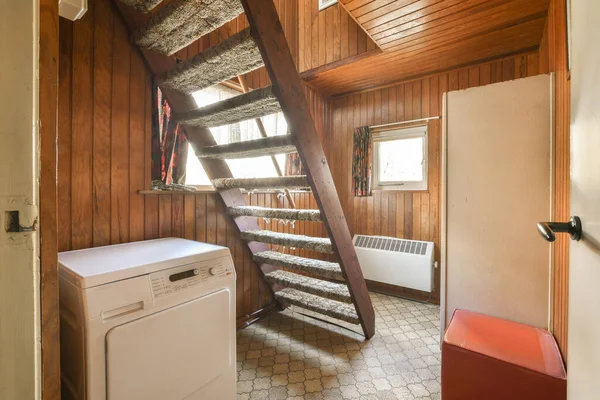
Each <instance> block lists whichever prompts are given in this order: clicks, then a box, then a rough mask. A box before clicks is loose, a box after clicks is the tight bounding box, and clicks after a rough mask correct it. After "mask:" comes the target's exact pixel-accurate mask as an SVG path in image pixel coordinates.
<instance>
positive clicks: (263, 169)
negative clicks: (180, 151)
mask: <svg viewBox="0 0 600 400" xmlns="http://www.w3.org/2000/svg"><path fill="white" fill-rule="evenodd" d="M239 94H240V93H239V92H238V91H236V90H233V89H229V88H227V87H224V86H221V85H216V86H213V87H210V88H208V89H204V90H200V91H198V92H195V93H193V96H194V99H195V100H196V104H197V105H198V107H205V106H207V105H209V104H213V103H216V102H218V101H222V100H225V99H227V98H230V97H233V96H238V95H239ZM261 119H262V122H263V125H264V126H265V130H266V132H267V135H268V136H276V135H285V134H286V133H287V123H286V121H285V118H284V116H283V113H281V112H280V113H277V114H271V115H267V116H265V117H262V118H261ZM210 131H211V133H212V135H213V137H214V138H215V141H216V142H217V144H228V143H234V142H242V141H247V140H254V139H260V138H261V135H260V131H259V130H258V127H257V126H256V122H255V121H254V120H248V121H242V122H240V123H238V124H233V125H226V126H219V127H215V128H210ZM275 157H276V159H277V162H278V164H279V167H280V168H281V170H284V168H285V154H279V155H277V156H275ZM227 164H228V165H229V168H230V169H231V173H232V174H233V176H234V177H235V178H267V177H275V176H277V171H276V170H275V166H274V165H273V161H272V159H271V157H268V156H267V157H256V158H246V159H237V160H227ZM186 168H187V169H186V171H187V172H186V179H185V183H186V185H195V186H211V185H212V184H211V182H210V180H209V179H208V176H207V175H206V173H205V172H204V169H203V168H202V165H201V164H200V161H199V160H198V158H197V157H196V156H195V154H194V151H193V149H192V148H191V146H190V147H189V152H188V159H187V165H186Z"/></svg>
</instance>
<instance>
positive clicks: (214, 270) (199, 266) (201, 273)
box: [150, 257, 233, 298]
mask: <svg viewBox="0 0 600 400" xmlns="http://www.w3.org/2000/svg"><path fill="white" fill-rule="evenodd" d="M232 274H233V265H231V262H230V259H229V258H228V257H223V258H218V259H215V260H210V261H207V262H202V263H194V264H188V265H182V266H181V267H177V268H172V269H169V270H166V271H160V272H155V273H153V274H150V284H151V285H152V294H153V296H154V298H161V297H164V296H169V295H172V294H175V293H178V292H181V291H184V290H188V289H192V288H195V287H197V286H198V285H201V284H205V283H210V282H211V281H216V280H219V279H222V278H225V277H227V276H230V275H232Z"/></svg>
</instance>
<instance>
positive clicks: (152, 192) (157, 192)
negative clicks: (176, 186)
mask: <svg viewBox="0 0 600 400" xmlns="http://www.w3.org/2000/svg"><path fill="white" fill-rule="evenodd" d="M199 193H216V190H215V189H197V190H196V191H194V192H190V191H187V190H140V191H138V194H143V195H169V194H199Z"/></svg>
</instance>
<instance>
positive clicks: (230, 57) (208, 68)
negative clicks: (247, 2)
mask: <svg viewBox="0 0 600 400" xmlns="http://www.w3.org/2000/svg"><path fill="white" fill-rule="evenodd" d="M263 65H264V62H263V59H262V56H261V55H260V51H259V49H258V47H257V46H256V43H255V42H254V39H252V36H250V28H247V29H245V30H243V31H241V32H239V33H236V34H235V35H233V36H232V37H230V38H229V39H227V40H225V41H223V42H221V43H219V44H218V45H216V46H214V47H211V48H209V49H207V50H204V51H203V52H201V53H199V54H196V55H195V56H194V57H193V58H191V59H189V60H186V61H183V62H181V63H179V64H177V66H176V67H175V68H174V69H172V70H171V71H169V72H167V73H166V74H164V75H163V76H161V77H160V78H159V80H158V84H159V85H161V86H165V87H168V88H171V89H175V90H178V91H180V92H184V93H192V92H195V91H197V90H201V89H206V88H207V87H209V86H212V85H215V84H217V83H220V82H223V81H226V80H227V79H231V78H233V77H234V76H237V75H242V74H245V73H247V72H250V71H254V70H255V69H257V68H260V67H262V66H263Z"/></svg>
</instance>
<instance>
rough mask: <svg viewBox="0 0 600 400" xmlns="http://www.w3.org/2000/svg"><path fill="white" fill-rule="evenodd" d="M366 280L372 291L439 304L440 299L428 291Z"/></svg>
mask: <svg viewBox="0 0 600 400" xmlns="http://www.w3.org/2000/svg"><path fill="white" fill-rule="evenodd" d="M366 282H367V288H369V290H370V291H373V292H377V293H383V294H387V295H390V296H397V297H402V298H406V299H409V300H416V301H424V302H427V303H431V304H440V299H436V298H433V297H431V296H432V293H429V292H423V291H421V290H415V289H409V288H405V287H401V286H395V285H390V284H388V283H383V282H376V281H370V280H368V279H366Z"/></svg>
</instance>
